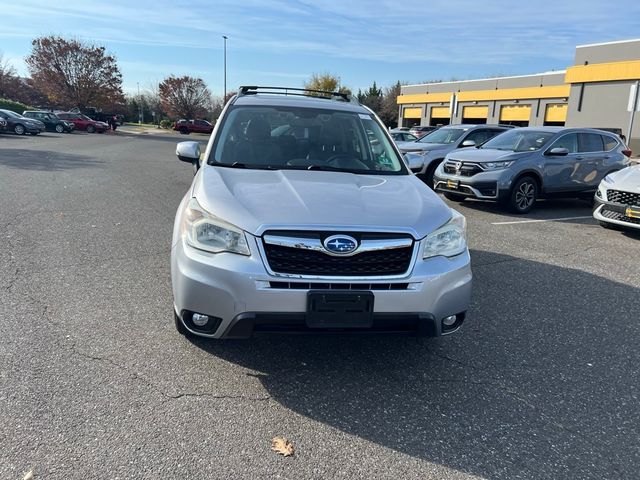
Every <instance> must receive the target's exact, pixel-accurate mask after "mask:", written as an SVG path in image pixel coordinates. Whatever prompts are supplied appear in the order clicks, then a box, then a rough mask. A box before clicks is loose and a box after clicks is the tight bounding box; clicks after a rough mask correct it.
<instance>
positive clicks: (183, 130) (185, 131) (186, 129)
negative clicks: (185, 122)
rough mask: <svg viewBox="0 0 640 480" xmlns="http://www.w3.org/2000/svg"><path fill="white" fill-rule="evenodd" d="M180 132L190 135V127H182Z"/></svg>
mask: <svg viewBox="0 0 640 480" xmlns="http://www.w3.org/2000/svg"><path fill="white" fill-rule="evenodd" d="M180 133H181V134H182V135H189V129H188V128H185V127H182V128H181V129H180Z"/></svg>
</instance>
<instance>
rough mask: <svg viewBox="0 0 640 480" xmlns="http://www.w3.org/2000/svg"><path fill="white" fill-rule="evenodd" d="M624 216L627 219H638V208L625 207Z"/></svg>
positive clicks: (639, 215)
mask: <svg viewBox="0 0 640 480" xmlns="http://www.w3.org/2000/svg"><path fill="white" fill-rule="evenodd" d="M624 214H625V215H626V216H627V217H629V218H640V207H627V209H626V211H625V213H624Z"/></svg>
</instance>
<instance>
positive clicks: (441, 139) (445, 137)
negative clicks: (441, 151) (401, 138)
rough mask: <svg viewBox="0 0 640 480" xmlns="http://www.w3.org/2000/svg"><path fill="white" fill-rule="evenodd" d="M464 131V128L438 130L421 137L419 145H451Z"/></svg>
mask: <svg viewBox="0 0 640 480" xmlns="http://www.w3.org/2000/svg"><path fill="white" fill-rule="evenodd" d="M465 131H466V130H465V129H464V128H440V129H438V130H436V131H434V132H431V133H429V134H428V135H425V136H424V137H422V138H421V139H420V140H418V142H420V143H453V142H455V141H456V140H458V139H459V138H460V137H461V136H462V134H463V133H464V132H465Z"/></svg>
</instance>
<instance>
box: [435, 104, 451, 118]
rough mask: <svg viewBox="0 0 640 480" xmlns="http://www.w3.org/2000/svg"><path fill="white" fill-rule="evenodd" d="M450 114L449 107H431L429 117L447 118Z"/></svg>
mask: <svg viewBox="0 0 640 480" xmlns="http://www.w3.org/2000/svg"><path fill="white" fill-rule="evenodd" d="M450 116H451V111H450V110H449V107H431V118H449V117H450Z"/></svg>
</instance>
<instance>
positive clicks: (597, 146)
mask: <svg viewBox="0 0 640 480" xmlns="http://www.w3.org/2000/svg"><path fill="white" fill-rule="evenodd" d="M578 143H579V149H578V151H579V152H584V153H586V152H602V151H603V150H604V145H603V143H602V136H601V135H598V134H597V133H579V134H578Z"/></svg>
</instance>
